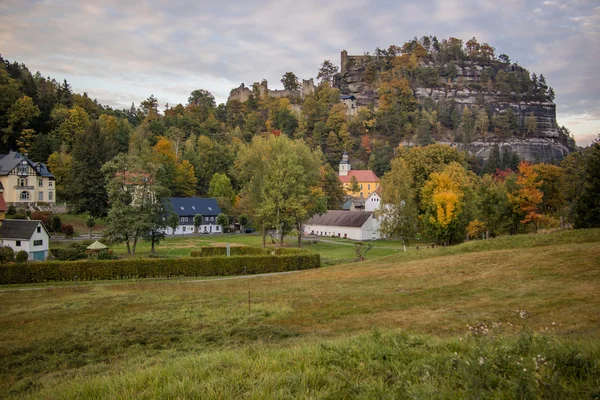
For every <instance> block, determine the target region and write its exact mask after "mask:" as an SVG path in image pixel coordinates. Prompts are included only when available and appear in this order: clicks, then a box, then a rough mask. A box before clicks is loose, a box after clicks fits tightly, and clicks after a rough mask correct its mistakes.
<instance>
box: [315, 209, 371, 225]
mask: <svg viewBox="0 0 600 400" xmlns="http://www.w3.org/2000/svg"><path fill="white" fill-rule="evenodd" d="M371 215H373V213H372V212H370V211H340V210H335V211H327V213H325V214H323V215H315V216H313V217H312V218H311V219H309V220H308V221H306V223H305V225H325V226H348V227H351V228H360V227H362V226H363V225H364V224H365V222H367V220H368V219H369V217H370V216H371Z"/></svg>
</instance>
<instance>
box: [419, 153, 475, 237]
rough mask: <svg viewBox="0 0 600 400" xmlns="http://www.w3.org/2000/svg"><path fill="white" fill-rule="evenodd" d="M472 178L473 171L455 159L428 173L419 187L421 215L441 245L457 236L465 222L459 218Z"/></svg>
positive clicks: (428, 230) (427, 227) (429, 230)
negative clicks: (426, 178)
mask: <svg viewBox="0 0 600 400" xmlns="http://www.w3.org/2000/svg"><path fill="white" fill-rule="evenodd" d="M474 180H475V177H474V174H473V173H472V172H468V171H466V170H465V169H464V168H463V167H462V166H461V165H460V164H458V163H456V162H453V163H451V164H449V165H447V166H446V167H445V168H444V169H443V170H442V171H441V172H434V173H432V174H431V175H430V176H429V179H428V180H427V181H426V182H425V185H423V188H422V189H421V198H422V201H421V209H422V210H423V215H422V216H421V218H422V221H423V224H424V226H425V228H426V231H427V232H428V234H429V235H430V236H432V237H434V238H436V239H437V240H439V241H442V242H443V243H444V244H450V243H451V242H452V241H455V240H459V239H460V235H461V233H462V232H464V229H465V227H466V225H467V222H468V221H464V219H462V220H461V218H460V217H461V215H462V214H463V213H464V212H465V209H466V207H465V205H466V203H467V202H466V201H465V195H466V192H467V190H469V189H470V188H471V187H472V186H473V181H474Z"/></svg>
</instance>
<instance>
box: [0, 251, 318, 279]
mask: <svg viewBox="0 0 600 400" xmlns="http://www.w3.org/2000/svg"><path fill="white" fill-rule="evenodd" d="M320 265H321V257H320V255H319V254H318V253H314V252H311V251H306V250H305V251H302V253H296V254H288V255H261V256H255V255H250V256H231V257H223V256H217V257H196V258H193V257H190V258H158V259H153V258H140V259H130V260H108V261H105V260H81V261H46V262H28V263H23V264H6V265H1V266H0V284H13V283H33V282H45V281H69V280H75V279H79V280H86V281H91V280H97V279H128V278H166V277H176V276H226V275H242V274H244V272H246V273H248V274H262V273H269V272H285V271H295V270H303V269H310V268H318V267H320ZM244 268H246V271H244Z"/></svg>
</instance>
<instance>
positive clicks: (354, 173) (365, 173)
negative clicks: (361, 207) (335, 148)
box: [339, 152, 379, 198]
mask: <svg viewBox="0 0 600 400" xmlns="http://www.w3.org/2000/svg"><path fill="white" fill-rule="evenodd" d="M339 177H340V181H342V184H343V185H344V190H345V191H346V194H348V195H350V196H360V197H362V198H367V197H369V196H370V195H371V193H373V192H374V191H375V190H377V188H378V187H379V178H378V177H377V175H375V173H374V172H373V171H371V170H370V169H357V170H353V169H352V166H351V165H350V162H349V161H348V153H346V152H344V155H343V156H342V161H341V162H340V168H339ZM352 177H355V178H356V180H357V181H358V185H359V187H360V190H359V191H358V192H352V189H351V187H352Z"/></svg>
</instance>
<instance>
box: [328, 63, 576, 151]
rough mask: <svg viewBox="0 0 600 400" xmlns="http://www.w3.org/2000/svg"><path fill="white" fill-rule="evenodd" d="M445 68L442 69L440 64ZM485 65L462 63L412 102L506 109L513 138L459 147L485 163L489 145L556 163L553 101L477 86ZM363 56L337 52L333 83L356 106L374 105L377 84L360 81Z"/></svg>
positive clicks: (562, 146) (558, 146) (561, 141)
mask: <svg viewBox="0 0 600 400" xmlns="http://www.w3.org/2000/svg"><path fill="white" fill-rule="evenodd" d="M421 67H429V68H434V67H436V66H435V65H434V64H433V62H428V63H421ZM438 67H440V66H438ZM441 67H445V66H441ZM484 68H485V67H484V66H481V65H476V64H472V63H470V62H469V61H465V62H464V63H463V65H461V66H456V76H455V77H453V78H440V80H439V83H438V84H436V85H432V86H434V87H429V88H427V87H416V88H414V89H413V92H414V96H415V98H416V99H417V100H418V101H419V102H420V103H421V104H424V103H427V102H429V104H432V103H431V102H433V104H437V103H438V102H440V101H447V102H449V101H451V100H454V103H455V106H456V108H457V109H458V111H459V113H462V111H463V109H464V107H467V108H469V109H472V108H478V107H480V106H481V105H482V104H484V105H485V107H486V108H487V109H489V110H490V111H491V113H492V115H502V114H504V113H506V112H507V110H508V109H509V108H510V109H511V110H512V113H513V115H514V117H515V118H516V122H517V125H518V128H519V131H520V133H519V135H518V137H513V138H510V139H506V138H504V139H503V138H492V139H490V138H487V139H486V140H485V141H484V140H478V139H475V140H474V141H473V142H472V143H469V144H467V145H461V147H464V148H466V149H467V150H469V151H470V152H472V153H473V154H475V155H476V156H477V157H478V158H480V159H482V160H486V159H487V158H488V155H489V152H490V150H491V148H492V147H493V145H494V144H498V145H499V146H501V147H504V146H508V149H510V150H511V151H514V152H516V153H517V154H518V155H519V158H520V159H521V160H526V161H530V162H557V161H560V160H562V159H563V158H564V157H565V156H566V155H567V154H569V152H570V151H569V149H568V148H567V146H566V144H567V137H566V136H565V135H564V134H563V133H562V132H561V131H560V129H559V128H558V125H557V123H556V105H555V104H554V103H552V102H539V101H529V100H527V99H526V96H525V95H520V94H517V93H514V92H512V93H511V94H510V96H506V95H502V93H500V92H494V91H490V90H485V89H483V88H481V86H482V85H481V84H479V76H480V74H481V72H482V71H483V70H484ZM365 71H366V68H365V57H364V56H348V55H347V54H345V52H342V71H341V73H340V74H338V75H337V76H336V78H335V80H334V86H336V87H338V88H339V89H340V91H341V92H342V94H344V95H353V96H354V97H355V98H356V103H357V105H359V106H371V105H373V106H375V107H377V91H376V85H374V84H371V83H369V82H367V81H366V80H365ZM530 115H534V116H535V117H536V120H537V130H536V131H535V132H532V133H529V134H527V133H526V130H525V117H526V116H530Z"/></svg>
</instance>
